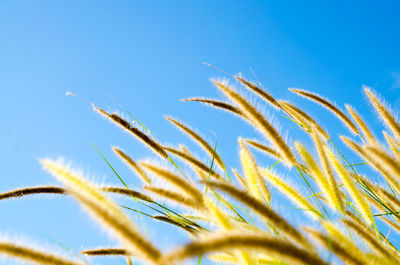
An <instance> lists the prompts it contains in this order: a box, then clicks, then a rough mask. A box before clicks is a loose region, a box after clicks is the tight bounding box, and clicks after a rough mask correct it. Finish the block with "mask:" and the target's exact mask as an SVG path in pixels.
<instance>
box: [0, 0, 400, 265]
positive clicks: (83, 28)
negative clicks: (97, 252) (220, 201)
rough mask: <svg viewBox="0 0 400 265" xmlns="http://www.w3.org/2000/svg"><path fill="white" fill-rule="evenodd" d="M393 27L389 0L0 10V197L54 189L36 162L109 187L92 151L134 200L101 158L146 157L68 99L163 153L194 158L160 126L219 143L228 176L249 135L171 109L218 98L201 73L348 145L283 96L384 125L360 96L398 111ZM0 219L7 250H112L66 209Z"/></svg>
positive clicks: (395, 7) (38, 203) (66, 205)
mask: <svg viewBox="0 0 400 265" xmlns="http://www.w3.org/2000/svg"><path fill="white" fill-rule="evenodd" d="M399 17H400V4H399V2H398V1H380V2H379V4H378V2H377V1H330V2H327V1H133V0H132V1H127V0H126V1H98V0H96V1H89V0H87V1H75V0H69V1H40V0H37V1H19V0H13V1H11V0H0V89H1V97H0V113H1V114H0V122H1V127H0V139H1V140H0V143H1V151H0V156H1V157H0V158H1V159H0V161H1V163H0V165H1V173H0V176H1V182H0V190H1V191H6V190H9V189H13V188H17V187H22V186H29V185H39V184H54V183H56V182H55V181H54V180H53V179H52V177H51V176H50V175H48V174H47V173H45V172H43V171H42V170H41V167H40V165H39V163H38V161H37V159H38V158H40V157H59V156H63V157H65V158H66V159H67V160H68V161H72V162H73V164H74V165H76V166H78V167H80V168H82V169H85V170H87V172H89V173H90V176H92V177H93V178H94V179H96V180H103V181H104V182H106V183H115V184H118V182H117V179H116V177H115V176H114V175H113V174H112V172H111V171H110V169H109V168H108V167H107V165H106V164H105V163H104V162H103V161H102V160H101V158H100V157H99V155H98V154H97V153H96V152H95V150H94V149H93V147H92V146H91V145H90V143H94V144H96V145H97V146H98V147H99V149H100V150H102V151H103V152H104V154H105V155H106V156H107V157H108V158H109V159H110V161H111V162H112V163H113V164H114V165H115V167H116V169H117V170H118V171H119V172H120V173H121V174H122V175H123V176H124V177H125V179H127V181H128V183H129V184H130V185H132V187H135V185H137V184H138V182H137V181H136V179H135V176H133V175H132V174H131V173H130V171H129V170H127V169H126V168H125V167H124V165H123V164H121V163H120V162H119V160H118V159H117V158H116V157H115V156H114V155H113V154H112V151H111V150H110V146H111V145H117V146H121V147H123V148H124V149H125V150H126V151H127V152H128V153H129V154H131V155H132V156H133V157H134V158H136V159H141V158H146V157H149V156H151V153H149V152H148V151H147V150H146V149H145V148H144V147H143V146H142V145H141V144H139V143H138V142H137V141H136V140H135V139H132V138H131V137H130V136H129V135H127V134H125V133H123V132H122V131H121V130H119V129H118V128H116V127H115V126H113V125H112V124H110V123H109V122H107V121H106V120H104V119H102V118H100V117H99V116H98V115H96V114H95V113H94V112H93V111H92V110H91V108H90V106H89V105H88V104H85V103H84V102H82V101H80V100H78V99H76V98H73V97H66V96H65V92H67V91H72V92H74V93H77V94H79V95H81V96H83V97H85V98H88V99H90V100H91V101H93V102H95V103H97V105H98V106H100V107H103V108H105V109H107V110H116V109H118V106H116V105H115V104H114V103H113V102H112V101H111V100H110V99H109V98H108V97H107V96H106V95H105V94H110V95H112V96H113V97H114V98H116V99H118V100H119V101H120V102H121V103H122V104H123V105H124V106H125V107H126V108H127V109H129V110H130V112H132V113H133V114H134V115H135V116H136V117H137V118H138V119H140V120H141V121H142V122H144V123H145V124H146V126H148V127H149V128H150V129H151V131H152V132H153V133H154V135H155V136H156V137H157V138H158V139H159V140H160V141H161V142H163V143H171V144H177V143H180V142H182V143H185V144H186V145H188V146H191V147H193V145H191V144H190V142H189V141H188V139H187V138H185V136H183V135H182V134H180V133H179V132H177V131H176V130H175V129H174V128H173V127H172V126H171V125H170V124H169V123H168V122H167V121H166V120H165V119H164V118H163V115H166V114H169V115H173V116H174V117H177V118H179V119H180V120H182V121H185V122H187V123H188V124H190V125H192V126H193V127H196V128H198V129H199V131H201V132H202V133H203V135H205V136H206V137H207V139H209V140H211V141H214V140H215V137H214V133H215V134H216V136H217V139H218V147H219V148H218V149H219V150H220V152H221V154H222V156H223V157H224V158H225V159H226V161H227V162H228V165H229V166H235V165H237V163H238V157H237V142H236V138H237V136H239V135H240V136H249V137H256V136H257V134H256V133H255V132H254V131H253V130H252V129H250V128H248V127H247V125H245V124H244V123H242V122H241V121H239V120H238V119H234V118H232V117H231V116H230V115H228V114H225V113H219V112H217V111H214V110H211V109H208V108H206V107H204V106H201V105H199V104H196V103H183V102H180V101H179V99H180V98H185V97H190V96H207V97H220V96H221V95H220V94H219V93H218V92H217V91H216V89H215V88H214V87H213V86H212V84H211V83H210V81H209V79H210V78H212V77H224V75H223V74H222V73H220V72H218V71H215V70H214V69H212V68H209V67H206V66H205V65H203V64H202V62H204V61H205V62H208V63H211V64H214V65H216V66H218V67H220V68H222V69H224V70H225V71H227V72H230V73H234V74H236V73H239V72H242V73H244V75H245V76H246V77H248V78H249V79H252V80H254V77H253V76H252V74H251V71H250V70H249V68H250V67H251V68H252V69H253V70H254V71H255V73H256V74H257V76H258V78H259V79H260V80H261V81H262V83H263V84H264V86H266V87H267V88H268V90H269V91H270V92H271V93H272V94H273V95H275V96H276V97H278V98H285V99H289V100H292V101H294V102H295V103H298V104H301V105H303V106H305V105H307V107H306V109H307V110H310V111H313V113H314V114H315V115H316V117H317V119H318V120H320V121H322V120H324V121H325V123H324V125H325V126H328V127H329V128H333V129H334V132H335V133H338V134H339V133H340V134H344V133H347V132H346V130H345V129H344V128H343V127H341V125H340V123H339V122H337V121H336V120H335V119H333V118H332V117H331V116H330V115H329V114H326V112H325V111H322V110H321V109H320V108H319V107H317V106H315V105H312V104H309V103H308V102H306V101H305V100H302V99H299V98H297V97H296V96H294V95H291V94H290V93H289V92H288V91H287V88H288V87H298V88H304V89H307V90H311V91H315V92H318V93H320V94H322V95H324V96H326V97H328V98H331V99H334V101H335V102H336V103H337V104H338V105H340V106H343V104H344V103H351V104H353V105H354V106H356V108H357V109H358V110H359V111H360V112H361V113H364V114H365V115H364V116H365V117H366V118H367V120H368V122H369V124H370V125H373V126H379V121H378V120H377V119H375V118H373V116H372V115H371V114H370V113H371V112H370V108H369V107H367V106H366V100H365V98H364V97H363V95H362V93H361V86H362V85H363V84H366V85H369V86H371V87H373V88H374V89H375V90H376V91H378V92H379V93H380V94H382V95H383V96H385V97H386V98H387V99H388V101H389V102H391V103H392V105H393V106H397V107H398V105H399V103H400V63H399V62H400V52H399V43H400V34H399V28H400V20H399ZM253 98H254V96H253ZM267 111H268V109H267ZM270 113H271V114H273V111H270ZM367 113H368V114H367ZM275 116H276V115H275ZM277 118H279V117H277ZM279 119H280V120H282V119H281V118H279ZM282 124H283V125H285V124H286V123H284V122H283V123H282ZM294 128H295V127H294V126H293V125H291V126H286V125H285V126H282V131H283V132H286V133H288V134H289V135H290V139H296V134H297V133H298V132H299V131H298V130H295V129H294ZM299 137H300V136H299ZM193 148H194V150H195V151H196V152H197V153H199V154H202V153H201V151H200V150H198V149H196V147H193ZM265 163H266V164H268V163H270V161H266V162H265ZM236 167H237V166H236ZM124 202H125V203H128V201H124ZM0 213H1V218H0V232H1V233H3V232H4V233H6V234H8V235H9V236H10V237H20V236H24V237H26V238H31V239H34V240H36V242H38V243H40V244H45V245H52V244H51V243H49V242H48V241H46V239H45V237H51V238H53V239H55V240H57V241H59V242H62V243H63V244H65V245H67V246H68V247H70V248H72V249H73V250H75V251H79V250H81V247H82V248H84V247H89V248H90V247H96V246H107V245H108V246H112V245H113V244H115V241H113V240H110V238H109V237H108V235H107V234H106V233H105V232H104V231H101V229H99V226H98V225H97V224H95V223H93V222H92V220H91V219H90V218H89V217H87V216H86V214H84V212H83V211H82V210H80V209H79V207H78V206H77V204H76V203H75V202H74V201H73V200H71V199H65V198H59V197H53V198H34V199H32V198H29V199H23V200H13V201H2V202H0ZM132 216H133V218H134V220H135V221H136V222H137V223H139V224H140V225H141V226H142V227H145V230H146V231H147V232H146V233H148V234H149V235H150V236H151V237H152V238H153V239H154V238H157V244H158V245H159V246H166V245H171V244H175V243H177V242H184V241H185V240H186V238H185V237H177V238H176V240H175V239H174V241H173V242H172V243H171V242H170V241H169V240H171V238H172V237H175V234H178V232H177V230H174V229H171V231H170V232H165V228H166V227H167V226H162V225H160V224H158V223H154V222H153V223H151V222H149V220H148V219H145V218H141V219H140V217H139V216H137V215H132ZM54 248H57V247H56V246H55V247H54ZM93 261H94V264H123V263H122V262H123V261H122V260H121V261H120V260H117V259H106V260H105V261H103V260H102V259H96V260H93ZM1 262H3V261H1ZM9 264H14V263H9Z"/></svg>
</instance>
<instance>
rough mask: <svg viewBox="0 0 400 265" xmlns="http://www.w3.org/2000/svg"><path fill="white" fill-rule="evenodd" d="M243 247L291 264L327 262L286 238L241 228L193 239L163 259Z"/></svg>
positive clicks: (308, 264)
mask: <svg viewBox="0 0 400 265" xmlns="http://www.w3.org/2000/svg"><path fill="white" fill-rule="evenodd" d="M235 249H241V250H242V249H246V250H252V251H260V252H265V253H268V254H269V255H273V256H276V257H278V258H279V259H280V260H281V261H283V262H287V263H290V264H301V265H316V264H319V265H324V264H327V263H326V262H325V261H324V260H322V259H321V258H320V257H319V256H318V255H316V254H315V252H313V251H312V250H306V249H303V248H299V247H298V246H296V245H293V244H292V243H290V242H288V241H283V240H280V239H277V238H275V237H271V236H269V235H267V234H263V233H258V234H254V233H248V232H244V231H238V232H234V231H231V232H229V233H221V234H218V235H214V236H209V237H205V238H203V239H201V240H197V241H192V242H190V243H188V244H186V245H184V246H182V247H179V248H177V249H175V250H173V251H171V252H170V253H168V254H166V256H165V257H164V262H165V263H168V262H172V261H182V260H184V259H187V258H190V257H195V256H199V255H204V254H208V253H210V252H216V251H229V250H235Z"/></svg>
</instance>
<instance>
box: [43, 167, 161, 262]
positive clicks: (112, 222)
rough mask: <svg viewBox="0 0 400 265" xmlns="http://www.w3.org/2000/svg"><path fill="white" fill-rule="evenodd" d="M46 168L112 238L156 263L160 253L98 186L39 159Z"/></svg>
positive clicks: (75, 173)
mask: <svg viewBox="0 0 400 265" xmlns="http://www.w3.org/2000/svg"><path fill="white" fill-rule="evenodd" d="M40 162H41V164H42V165H43V168H44V169H45V170H47V171H48V172H49V173H51V174H52V175H53V176H54V177H56V178H57V179H58V180H59V181H61V182H62V183H63V184H64V185H65V186H66V187H67V189H68V192H69V193H70V194H72V195H73V196H74V197H75V198H76V199H77V200H78V202H79V203H80V204H81V205H82V206H83V207H84V208H85V209H86V210H87V211H88V212H89V213H91V214H92V216H93V218H94V219H95V220H96V221H98V222H99V223H100V224H101V225H103V226H104V227H105V228H106V229H107V230H108V231H110V232H111V233H112V234H113V235H115V236H117V237H118V238H119V239H120V240H121V241H122V243H123V244H124V245H125V247H126V248H127V250H128V251H132V252H137V253H138V255H139V256H140V257H141V258H143V259H145V260H148V261H151V262H156V261H157V260H158V259H159V258H160V256H161V253H160V251H159V250H158V249H157V248H156V247H154V246H153V245H152V244H151V243H150V242H149V241H148V240H147V239H145V238H144V237H142V236H141V235H140V233H139V231H138V230H137V228H136V226H135V225H134V224H133V223H132V221H131V219H130V218H129V217H128V216H127V215H125V214H124V213H123V212H122V210H121V209H120V208H119V207H118V206H117V205H116V204H115V203H114V202H112V201H111V200H109V199H108V198H107V197H106V196H104V194H103V192H102V191H101V190H100V188H99V187H97V186H96V185H94V184H92V183H90V182H89V181H87V180H86V179H84V178H83V177H82V176H81V175H80V174H79V173H77V172H75V171H73V170H71V169H69V168H68V167H66V166H65V165H63V164H62V163H61V162H56V161H53V160H50V159H42V160H40Z"/></svg>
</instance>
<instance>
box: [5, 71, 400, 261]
mask: <svg viewBox="0 0 400 265" xmlns="http://www.w3.org/2000/svg"><path fill="white" fill-rule="evenodd" d="M234 78H235V79H236V80H237V81H238V85H241V86H243V87H244V88H246V89H248V90H250V91H252V92H253V93H255V94H256V95H257V96H259V97H260V98H261V99H262V100H265V101H266V103H268V105H270V106H271V107H273V108H274V109H275V110H276V111H277V112H280V113H281V114H282V115H283V116H284V117H285V118H288V119H289V120H291V121H293V122H294V123H295V124H297V125H298V126H299V128H300V129H301V130H303V131H304V132H305V133H306V134H307V135H308V137H309V138H310V139H309V142H312V143H313V145H310V144H305V142H303V143H301V142H294V143H288V142H287V141H286V140H285V139H284V137H282V136H281V135H280V133H279V131H278V130H277V129H276V128H275V127H274V126H273V125H272V124H271V123H270V121H269V120H268V119H267V118H266V117H265V116H264V115H263V114H262V113H261V112H260V111H259V109H258V108H256V107H255V106H254V104H252V103H251V102H250V101H249V100H248V99H247V98H246V97H245V96H244V95H243V94H242V93H240V92H239V91H238V90H237V89H235V88H234V87H233V86H231V85H229V84H228V83H227V82H221V81H217V80H214V81H213V82H214V84H215V86H216V87H217V88H218V89H219V90H220V91H221V92H222V93H223V94H224V95H225V96H226V98H227V99H228V100H227V101H220V100H214V99H204V98H190V99H185V100H184V101H196V102H201V103H204V104H207V105H209V106H211V107H214V108H217V109H220V110H224V111H227V112H230V113H232V114H234V115H236V116H238V117H240V118H242V119H243V120H244V121H246V122H248V123H249V124H250V125H251V126H253V127H254V128H255V129H256V130H258V131H259V132H260V134H261V135H262V136H263V137H264V138H265V139H267V141H268V142H269V144H265V143H264V142H263V141H262V140H260V141H259V140H250V139H244V138H238V147H239V150H240V151H239V157H240V161H241V165H240V166H241V169H242V170H241V172H240V171H239V170H232V173H233V174H229V170H228V168H227V165H226V164H225V163H224V159H223V157H222V156H221V155H220V154H218V152H217V148H216V145H213V144H210V143H209V142H207V141H206V140H205V139H204V138H203V137H201V136H200V135H199V134H198V133H197V132H196V131H195V130H194V129H192V128H190V126H188V125H186V124H184V123H182V122H180V121H178V120H176V119H173V118H170V117H166V119H167V120H168V121H169V122H171V124H172V125H173V126H175V127H177V128H178V129H179V130H181V131H182V132H183V133H184V134H186V135H187V136H189V137H190V138H191V139H192V140H193V141H194V142H196V143H197V144H198V145H199V146H200V147H201V148H202V149H203V150H204V151H205V153H206V154H207V155H208V156H209V159H210V161H211V163H210V164H207V163H205V162H203V161H201V160H199V159H198V158H197V157H196V155H195V154H193V152H192V151H190V150H188V149H187V148H186V147H184V146H181V145H179V146H178V147H171V146H164V145H163V144H161V143H160V142H159V141H158V140H157V139H155V138H154V137H153V136H152V135H151V134H150V132H149V130H148V129H147V128H146V127H144V126H143V125H142V124H141V123H140V122H138V124H139V126H135V125H134V124H133V123H131V122H129V121H127V120H126V119H124V118H122V117H121V116H120V115H118V114H116V113H109V112H107V111H105V110H103V109H101V108H99V107H97V106H94V105H93V108H94V110H95V111H96V112H97V113H99V114H100V115H101V116H103V117H105V118H108V119H109V120H110V121H111V122H112V123H114V124H116V125H118V126H120V127H122V128H123V130H126V131H127V132H128V133H130V134H132V136H134V137H135V138H137V139H139V140H140V141H142V142H143V143H144V144H145V145H146V146H147V147H148V148H149V149H150V150H152V151H153V152H154V154H156V155H157V156H158V157H159V159H161V160H165V161H166V162H168V163H170V164H171V167H170V168H167V167H163V166H160V165H159V164H157V163H153V162H147V161H135V160H134V159H133V158H131V157H130V156H129V155H128V154H127V153H125V152H124V151H122V150H121V149H119V148H116V147H113V148H112V150H113V151H114V152H115V154H116V155H117V156H118V157H120V158H121V160H122V161H123V162H124V163H125V164H126V165H127V166H128V167H129V168H131V169H132V170H133V171H134V173H135V174H136V175H137V176H138V177H139V179H140V180H141V181H142V183H143V187H142V189H141V190H138V189H135V190H132V189H131V188H129V187H128V186H127V185H126V184H125V182H124V178H122V177H121V176H120V175H118V173H117V172H116V171H115V170H114V169H113V168H112V166H111V164H109V165H110V167H111V168H112V169H113V170H114V172H115V174H116V175H117V176H118V178H119V179H120V180H121V183H122V186H121V187H110V186H107V187H105V186H99V185H96V184H94V183H92V182H90V181H88V180H87V179H86V178H85V177H84V176H83V174H82V173H80V172H79V171H78V170H75V169H72V168H70V167H68V166H66V165H65V164H64V163H63V162H62V161H60V160H52V159H41V160H40V163H41V164H42V165H43V168H44V169H45V170H46V171H48V172H49V173H50V174H51V175H53V176H54V177H56V178H57V179H58V180H59V181H60V182H61V183H62V184H63V186H62V187H57V186H40V187H27V188H22V189H18V190H13V191H8V192H5V193H2V194H0V200H6V199H9V198H16V197H22V196H29V195H33V194H44V193H52V194H63V195H69V196H72V197H74V198H75V199H76V200H77V201H78V202H79V204H80V205H81V206H82V207H83V208H84V209H85V210H86V211H87V212H88V213H89V214H90V215H91V216H92V218H93V219H94V220H96V221H97V222H98V223H99V224H100V225H102V226H103V227H105V228H106V229H107V231H109V232H110V234H111V235H112V236H115V238H117V239H118V240H119V241H120V243H121V245H122V246H123V247H117V246H116V247H110V248H100V247H99V248H97V249H96V248H94V249H86V250H84V251H82V253H81V254H82V255H86V256H104V255H107V256H112V255H119V256H121V255H122V256H125V257H126V259H127V264H131V262H132V261H131V259H134V260H136V261H138V262H142V263H145V264H160V265H167V264H178V263H180V262H183V261H184V260H187V259H192V260H193V258H197V261H195V262H197V263H198V264H200V263H201V259H202V257H207V258H208V259H210V260H213V261H215V262H216V263H227V264H245V265H251V264H259V265H261V264H309V265H315V264H333V263H335V264H400V252H399V250H398V249H397V247H396V246H397V245H398V244H397V242H396V240H395V239H396V235H395V233H400V214H399V209H400V200H399V195H400V183H399V177H400V124H399V123H398V121H397V118H396V117H395V116H394V115H393V114H392V112H391V111H390V109H389V107H388V106H387V105H386V104H385V103H384V102H383V101H382V100H381V99H380V98H379V97H378V96H377V95H376V93H374V92H373V91H372V90H371V89H370V88H368V87H364V92H365V95H366V96H367V98H368V100H369V102H370V103H371V105H372V107H373V108H374V109H375V110H376V113H377V116H378V117H379V118H380V119H382V121H384V124H385V126H386V128H387V130H388V131H383V136H384V138H383V139H385V142H384V143H382V142H381V141H379V140H378V138H377V137H376V136H374V134H373V132H372V131H371V129H370V128H369V127H368V126H367V124H366V122H365V121H364V120H363V119H362V117H361V116H360V115H359V114H358V113H357V112H356V110H355V109H354V108H353V107H350V106H349V105H346V106H345V107H346V111H347V113H346V112H344V111H343V110H341V109H340V108H339V107H337V106H335V104H333V103H331V102H330V101H328V100H327V99H325V98H323V97H321V96H319V95H317V94H314V93H312V92H309V91H305V90H299V89H290V90H291V91H292V92H293V93H295V94H298V95H300V96H302V97H305V98H306V99H309V100H310V101H313V102H315V103H318V104H319V105H321V106H322V107H323V108H325V109H326V110H328V111H330V112H331V113H333V115H334V116H335V117H337V118H338V119H339V120H340V121H342V122H343V124H344V126H345V127H347V128H348V130H349V132H351V133H352V134H353V135H352V138H350V137H347V136H340V140H341V141H343V143H344V144H345V146H347V147H348V148H350V149H351V151H352V152H353V154H354V155H355V157H357V159H360V160H362V161H363V162H362V163H360V164H357V165H352V164H350V162H349V159H348V158H346V157H345V156H344V155H343V153H342V152H341V150H339V148H338V147H336V146H335V145H334V141H333V139H332V138H331V135H330V134H328V131H326V130H325V129H324V128H323V127H322V125H320V124H319V123H318V122H317V121H315V120H314V119H313V118H312V117H311V114H308V113H306V112H305V111H304V110H302V109H301V108H300V107H298V106H295V105H293V104H291V103H289V102H287V101H284V100H278V99H275V98H274V97H273V96H272V95H271V94H270V93H268V92H267V91H266V90H265V89H263V88H261V87H260V86H258V85H256V84H255V83H252V82H250V81H248V80H246V79H244V78H243V77H241V76H234ZM133 118H134V117H133ZM136 121H137V120H136ZM336 140H338V139H336ZM253 150H257V151H261V152H262V153H264V154H266V155H268V156H270V157H272V159H274V160H275V161H276V163H274V164H273V165H272V166H270V167H268V168H265V167H262V166H260V165H259V163H258V162H257V160H256V159H255V157H254V155H253V153H252V151H253ZM342 151H343V150H342ZM103 158H104V160H105V161H106V162H107V163H108V161H107V160H106V158H105V157H104V156H103ZM178 161H179V162H178ZM278 163H283V164H285V165H286V167H283V169H285V170H286V171H287V172H286V173H285V174H286V175H291V176H292V175H293V176H294V177H298V176H300V177H301V180H302V182H303V184H304V187H302V188H306V189H308V191H309V194H311V196H308V195H305V194H304V189H300V188H299V187H295V186H294V185H291V184H290V182H288V181H286V180H285V179H284V178H283V177H282V173H278V172H276V171H275V169H274V168H273V167H274V166H275V165H276V164H278ZM360 165H362V167H364V168H367V167H370V168H371V169H373V170H367V172H370V173H369V174H371V176H368V175H365V174H360V173H359V170H358V166H360ZM185 166H187V167H189V168H190V172H192V173H193V174H192V175H190V176H189V175H187V174H186V175H185V174H184V173H183V172H187V170H184V169H183V168H182V167H185ZM171 168H172V169H171ZM377 175H378V176H377ZM233 176H234V178H233ZM160 183H164V184H165V185H160ZM273 189H276V190H277V191H279V192H280V193H281V195H280V196H286V197H287V199H288V200H289V201H291V202H292V203H293V205H295V206H296V208H298V209H300V210H301V211H291V212H290V215H291V216H293V217H294V216H295V215H298V216H300V217H301V218H302V219H301V220H304V222H303V223H299V222H293V220H292V218H291V219H289V220H287V219H285V218H284V217H283V215H282V212H281V213H280V212H279V211H278V210H277V209H274V207H273V204H272V203H271V201H273V200H274V196H271V190H273ZM108 193H117V194H121V195H125V196H129V197H131V198H132V204H140V205H141V206H143V207H145V209H148V212H145V211H139V210H137V209H135V208H134V207H126V206H123V208H124V209H125V210H126V209H128V210H132V211H136V212H140V213H141V214H143V215H146V216H148V217H150V218H153V219H155V220H158V221H162V222H166V223H168V224H170V225H171V226H176V227H178V228H179V229H181V230H182V232H183V233H186V234H187V235H188V238H190V241H189V242H188V243H187V244H184V245H181V246H178V247H176V248H173V249H169V250H163V249H160V248H159V247H157V246H156V245H155V244H154V243H153V242H151V241H150V240H149V239H148V238H146V237H145V236H144V235H142V234H141V232H140V231H139V229H138V228H137V227H136V225H135V224H134V222H133V221H132V219H131V218H129V216H128V215H127V214H126V211H123V209H121V206H120V205H118V204H116V203H115V202H114V201H112V200H111V199H109V198H108ZM225 195H227V196H225ZM272 195H273V194H272ZM165 202H167V203H165ZM177 205H178V207H177ZM293 219H294V218H293ZM297 219H299V218H297ZM387 231H389V232H390V231H394V232H395V233H387ZM0 253H1V254H3V255H7V256H11V257H15V258H19V259H23V260H25V261H27V262H32V263H39V264H71V265H72V264H82V261H80V260H74V259H72V258H67V257H61V256H58V255H54V254H52V253H48V252H46V251H45V250H44V251H43V250H37V249H34V248H30V247H27V246H24V245H23V244H20V243H18V242H8V241H1V240H0Z"/></svg>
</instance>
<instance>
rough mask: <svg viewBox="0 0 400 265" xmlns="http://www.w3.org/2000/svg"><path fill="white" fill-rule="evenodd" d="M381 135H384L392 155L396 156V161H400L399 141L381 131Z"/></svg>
mask: <svg viewBox="0 0 400 265" xmlns="http://www.w3.org/2000/svg"><path fill="white" fill-rule="evenodd" d="M383 135H384V136H385V139H386V142H387V143H388V144H389V147H390V149H392V151H393V154H394V156H395V157H396V158H397V161H399V162H400V143H399V142H398V141H396V140H395V139H394V138H393V137H392V136H390V135H389V134H388V133H386V132H383Z"/></svg>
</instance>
